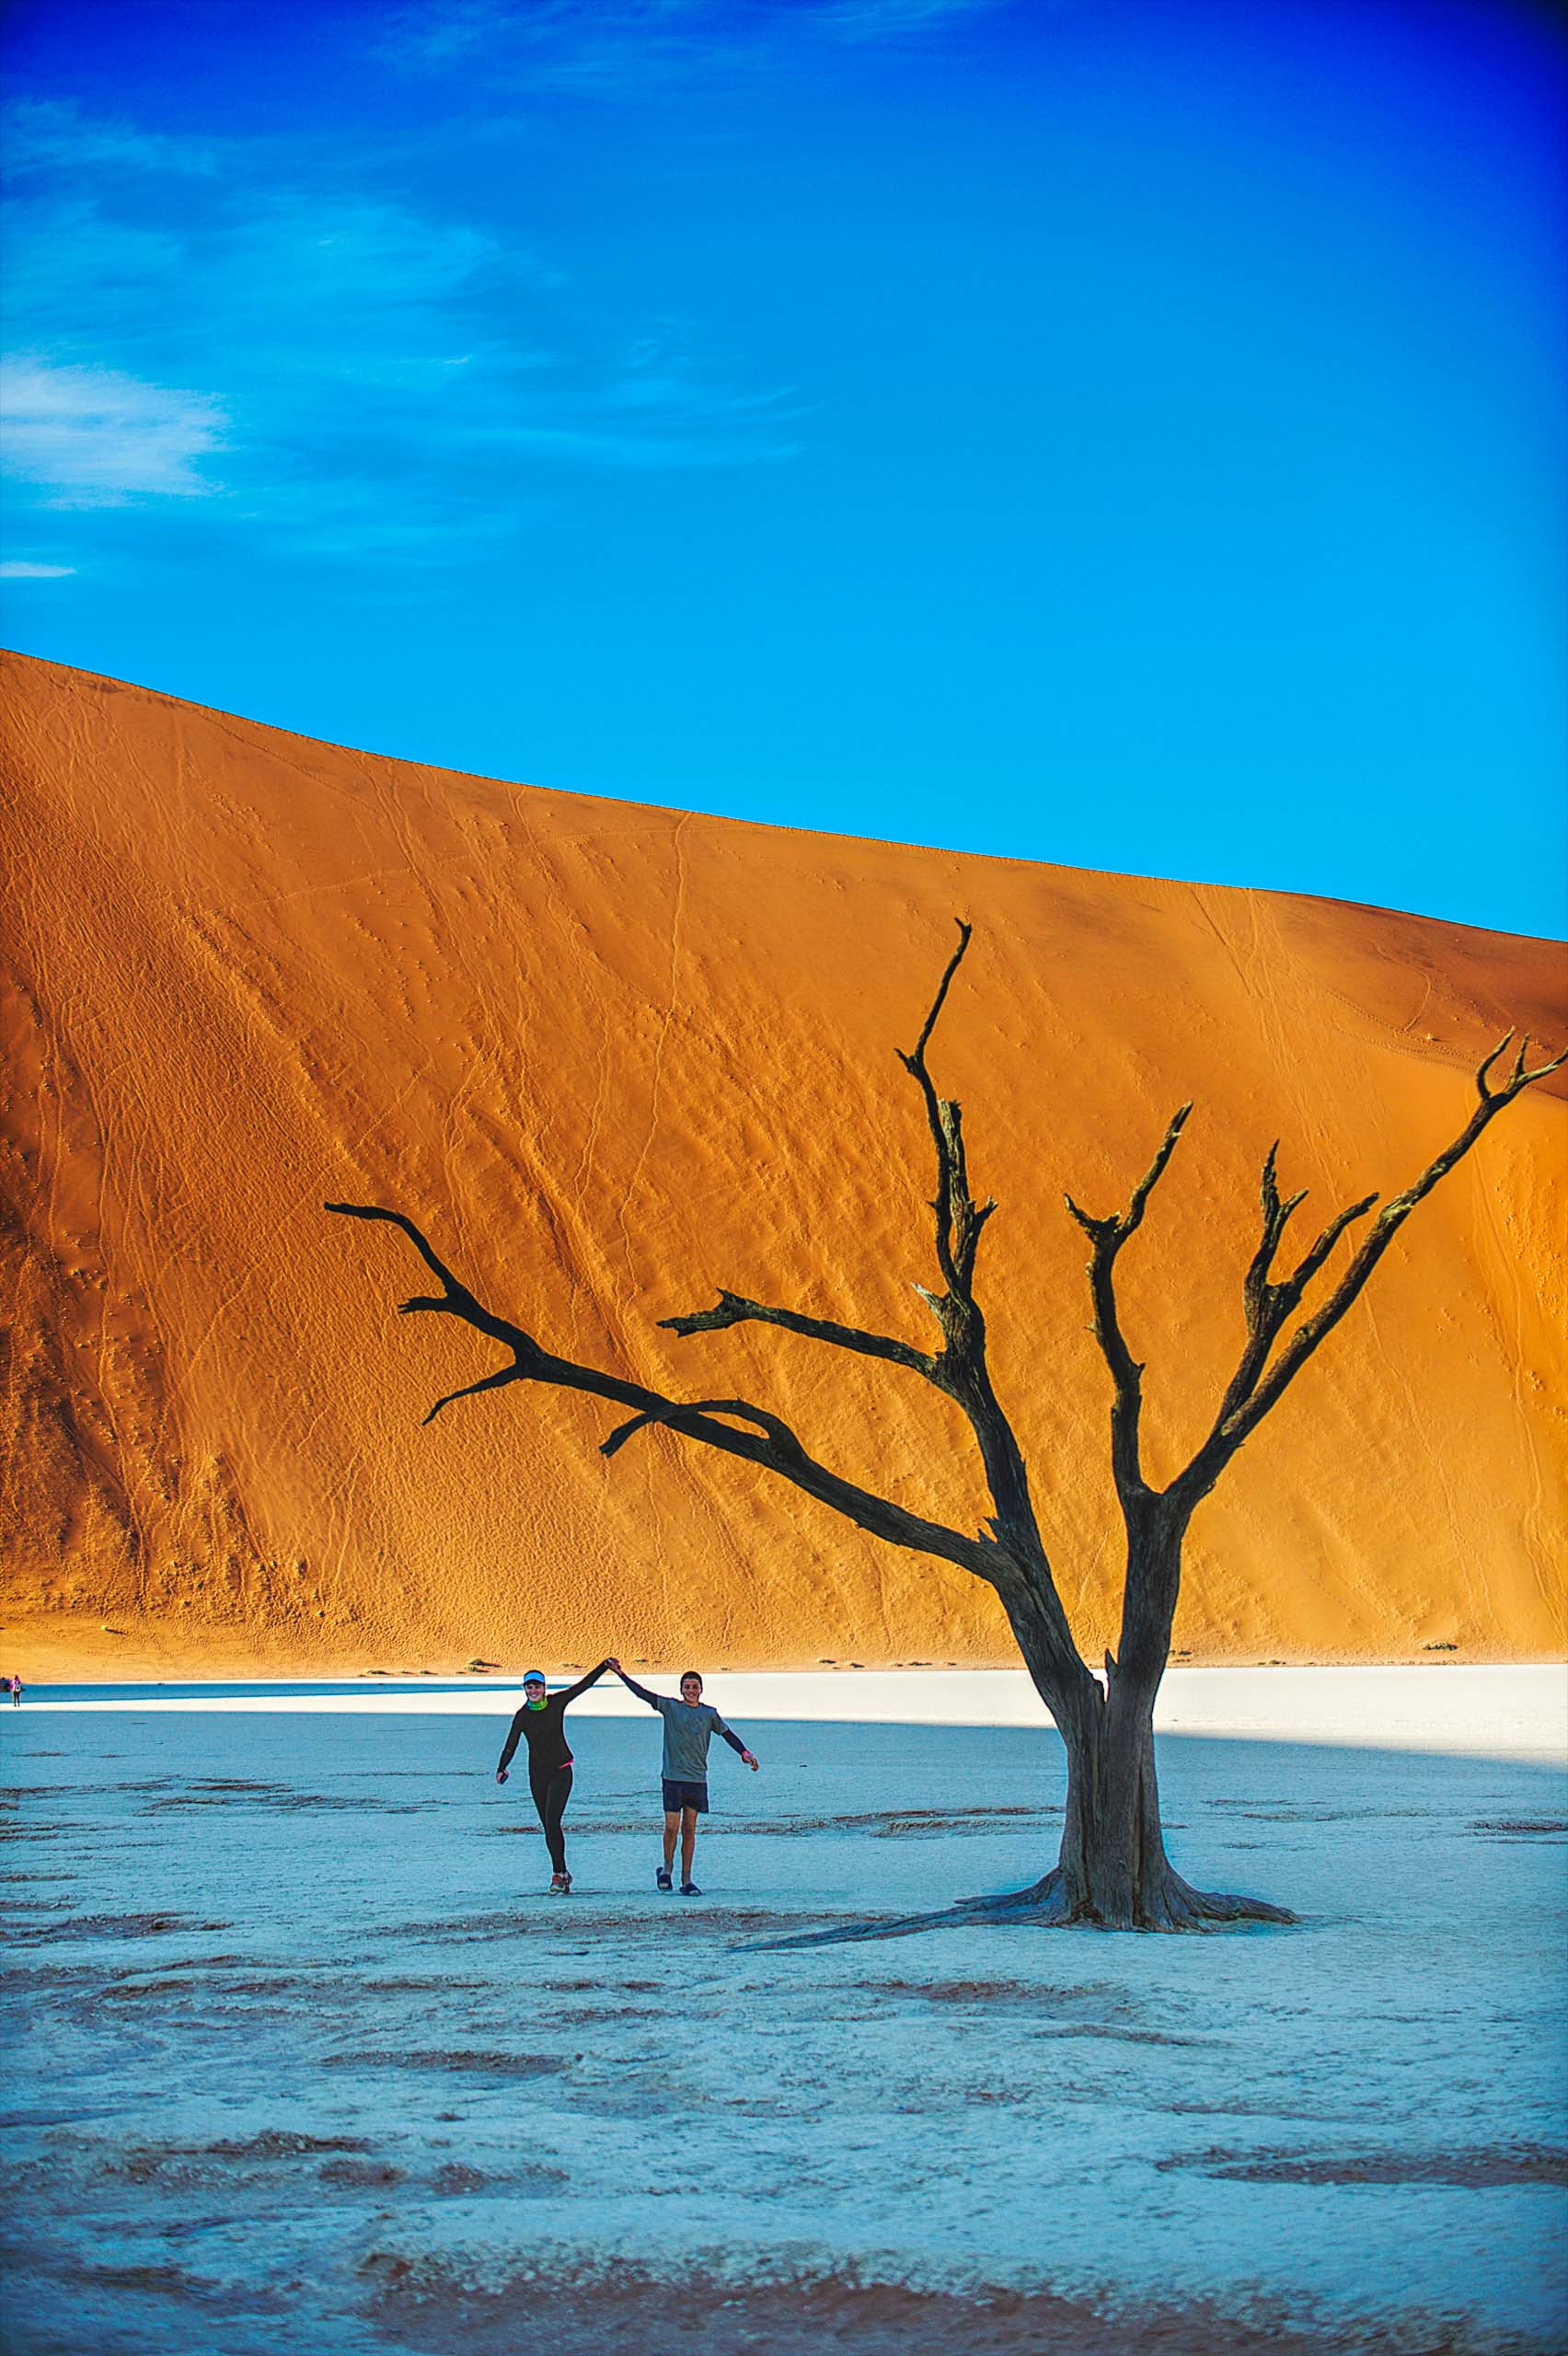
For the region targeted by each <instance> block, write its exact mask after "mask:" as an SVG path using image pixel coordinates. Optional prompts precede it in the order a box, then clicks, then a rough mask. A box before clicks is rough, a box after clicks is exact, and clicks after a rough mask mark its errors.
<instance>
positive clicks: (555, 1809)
mask: <svg viewBox="0 0 1568 2356" xmlns="http://www.w3.org/2000/svg"><path fill="white" fill-rule="evenodd" d="M615 1666H616V1664H615V1662H614V1661H613V1660H602V1661H601V1662H600V1663H599V1666H598V1668H597V1669H590V1670H589V1671H588V1674H587V1676H586V1677H580V1678H579V1679H578V1680H577V1682H576V1684H575V1685H568V1686H566V1687H564V1688H563V1689H562V1690H561V1692H559V1693H551V1692H547V1690H546V1686H545V1672H544V1670H543V1669H530V1670H529V1671H528V1673H527V1675H526V1676H525V1678H524V1680H523V1707H522V1708H521V1709H520V1710H519V1711H518V1713H517V1715H516V1716H515V1717H514V1718H513V1721H512V1727H511V1730H510V1732H509V1733H508V1735H507V1738H506V1747H505V1749H504V1750H502V1754H501V1764H500V1766H499V1767H498V1768H497V1769H496V1771H495V1780H496V1782H497V1783H498V1784H504V1783H505V1781H506V1771H507V1769H508V1767H509V1766H510V1765H511V1763H512V1757H513V1752H514V1751H515V1750H516V1749H517V1746H518V1744H519V1743H520V1742H525V1743H526V1744H527V1746H528V1788H529V1790H530V1791H531V1792H532V1793H533V1795H534V1806H535V1807H536V1809H537V1810H538V1814H539V1822H540V1823H541V1824H542V1825H543V1826H544V1828H545V1842H546V1845H547V1846H548V1850H549V1853H550V1864H551V1865H552V1866H553V1867H554V1868H555V1870H554V1872H553V1873H552V1875H551V1877H550V1888H551V1889H552V1891H554V1892H555V1894H556V1895H557V1896H558V1897H560V1898H564V1897H566V1896H567V1894H568V1892H569V1891H570V1890H571V1875H570V1874H569V1873H568V1872H567V1870H566V1833H565V1831H564V1830H563V1828H562V1825H561V1818H562V1817H563V1816H564V1815H565V1813H566V1803H567V1801H568V1800H569V1799H570V1798H571V1763H572V1762H571V1751H570V1750H569V1749H568V1748H567V1740H566V1713H567V1711H568V1709H569V1708H570V1707H571V1703H573V1702H575V1701H576V1699H577V1697H578V1695H579V1694H580V1693H586V1692H587V1691H588V1688H589V1687H590V1685H596V1684H597V1683H598V1681H599V1680H600V1678H601V1677H603V1675H604V1673H605V1669H614V1668H615Z"/></svg>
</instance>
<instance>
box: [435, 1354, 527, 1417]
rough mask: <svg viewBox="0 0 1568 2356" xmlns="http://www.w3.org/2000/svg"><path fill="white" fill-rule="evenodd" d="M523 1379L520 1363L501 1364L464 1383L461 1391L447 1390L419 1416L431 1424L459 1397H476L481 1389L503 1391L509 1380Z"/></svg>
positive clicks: (523, 1373) (524, 1378)
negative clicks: (443, 1396) (480, 1377)
mask: <svg viewBox="0 0 1568 2356" xmlns="http://www.w3.org/2000/svg"><path fill="white" fill-rule="evenodd" d="M524 1380H526V1377H525V1372H524V1369H523V1368H522V1367H521V1366H520V1365H516V1366H503V1367H502V1368H500V1369H498V1370H497V1372H496V1373H494V1374H487V1375H485V1376H484V1377H483V1378H482V1380H479V1381H478V1382H469V1383H465V1385H464V1387H463V1389H462V1390H461V1391H449V1392H447V1393H446V1396H445V1398H444V1399H438V1400H437V1401H436V1403H435V1404H434V1406H433V1407H432V1409H431V1411H430V1413H429V1415H424V1416H421V1423H425V1424H433V1423H434V1421H435V1419H436V1417H437V1415H440V1413H441V1411H442V1409H443V1407H450V1406H453V1405H455V1403H456V1402H457V1401H458V1400H459V1399H473V1398H477V1397H478V1393H479V1392H481V1391H504V1390H505V1388H506V1386H507V1384H508V1383H509V1382H522V1381H524Z"/></svg>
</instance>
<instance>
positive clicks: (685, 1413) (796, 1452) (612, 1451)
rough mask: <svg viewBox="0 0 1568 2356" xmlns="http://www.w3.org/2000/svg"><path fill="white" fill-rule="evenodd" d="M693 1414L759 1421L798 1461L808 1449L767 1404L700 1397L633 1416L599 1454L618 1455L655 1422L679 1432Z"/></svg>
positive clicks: (747, 1421)
mask: <svg viewBox="0 0 1568 2356" xmlns="http://www.w3.org/2000/svg"><path fill="white" fill-rule="evenodd" d="M692 1415H738V1416H739V1417H740V1418H741V1420H742V1421H743V1422H744V1423H748V1424H755V1425H756V1426H757V1428H758V1429H759V1430H760V1431H764V1432H766V1433H767V1437H768V1438H769V1439H770V1440H772V1441H773V1443H774V1445H775V1447H776V1448H778V1449H780V1450H781V1451H782V1452H783V1453H784V1454H786V1455H788V1456H790V1457H792V1458H795V1459H797V1460H799V1459H801V1458H802V1457H804V1455H805V1452H806V1451H805V1449H803V1448H802V1447H801V1443H800V1441H799V1440H798V1439H797V1438H796V1437H795V1435H794V1433H793V1432H792V1431H791V1430H790V1426H789V1425H788V1424H787V1423H786V1422H785V1421H784V1419H783V1417H782V1416H781V1415H769V1414H768V1413H767V1409H766V1408H763V1407H753V1406H750V1405H749V1404H748V1403H747V1402H746V1401H745V1400H744V1399H696V1400H693V1401H692V1403H691V1404H690V1405H689V1406H685V1407H683V1406H677V1405H674V1404H671V1405H669V1406H668V1407H667V1408H666V1409H665V1410H664V1411H663V1412H660V1411H658V1410H656V1409H653V1408H650V1409H649V1410H648V1411H647V1413H646V1414H644V1415H633V1417H632V1419H631V1421H630V1423H628V1424H618V1425H617V1426H616V1428H615V1430H614V1431H613V1432H612V1433H611V1434H610V1436H609V1438H608V1439H606V1440H602V1441H601V1442H600V1444H599V1453H600V1455H601V1456H615V1455H617V1454H618V1453H619V1451H620V1450H621V1449H623V1448H624V1447H625V1446H626V1443H627V1441H628V1439H630V1438H633V1437H634V1435H635V1434H636V1433H638V1432H640V1431H646V1430H648V1429H649V1427H650V1426H651V1425H654V1424H665V1425H668V1426H669V1427H670V1429H671V1430H672V1431H679V1430H681V1429H682V1428H683V1426H684V1424H685V1421H686V1418H688V1417H690V1416H692Z"/></svg>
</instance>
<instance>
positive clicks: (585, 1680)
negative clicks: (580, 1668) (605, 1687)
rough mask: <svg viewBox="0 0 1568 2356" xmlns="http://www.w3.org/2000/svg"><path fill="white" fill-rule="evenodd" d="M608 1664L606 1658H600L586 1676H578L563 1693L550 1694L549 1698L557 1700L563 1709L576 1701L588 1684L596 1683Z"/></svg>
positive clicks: (584, 1691)
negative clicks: (596, 1666)
mask: <svg viewBox="0 0 1568 2356" xmlns="http://www.w3.org/2000/svg"><path fill="white" fill-rule="evenodd" d="M609 1665H610V1664H609V1662H608V1661H607V1660H602V1661H601V1662H600V1663H599V1666H598V1668H597V1669H590V1670H589V1671H588V1674H587V1676H586V1677H580V1678H579V1679H578V1680H577V1682H576V1684H575V1685H569V1686H568V1687H567V1689H566V1691H565V1692H564V1693H556V1694H552V1695H551V1697H550V1698H551V1700H552V1701H555V1702H558V1703H559V1704H560V1707H561V1708H562V1709H563V1710H564V1709H565V1708H566V1707H567V1705H568V1703H572V1702H575V1701H576V1699H577V1697H578V1695H579V1694H580V1693H586V1692H587V1691H588V1688H589V1687H590V1685H597V1683H598V1682H599V1680H600V1678H601V1677H603V1675H604V1673H605V1669H608V1667H609Z"/></svg>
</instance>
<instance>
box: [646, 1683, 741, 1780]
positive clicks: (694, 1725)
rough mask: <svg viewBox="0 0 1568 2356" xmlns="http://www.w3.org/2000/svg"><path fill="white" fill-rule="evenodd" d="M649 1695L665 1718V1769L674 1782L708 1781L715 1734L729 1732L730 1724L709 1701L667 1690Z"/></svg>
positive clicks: (669, 1778) (664, 1772) (667, 1775)
mask: <svg viewBox="0 0 1568 2356" xmlns="http://www.w3.org/2000/svg"><path fill="white" fill-rule="evenodd" d="M650 1699H651V1702H652V1704H653V1707H654V1708H655V1709H656V1710H657V1711H658V1713H659V1715H660V1716H661V1717H662V1718H663V1721H664V1764H663V1771H662V1772H663V1774H664V1775H665V1776H666V1777H667V1778H668V1780H669V1781H670V1782H671V1783H672V1784H706V1783H707V1781H708V1746H709V1742H710V1741H711V1740H712V1738H713V1737H714V1736H715V1735H716V1734H724V1735H727V1734H729V1732H730V1729H729V1727H727V1726H726V1725H725V1724H724V1721H723V1719H722V1718H721V1716H720V1715H719V1713H718V1711H717V1710H716V1709H714V1708H713V1707H712V1705H711V1704H710V1703H707V1702H695V1703H693V1702H681V1701H677V1700H675V1699H674V1697H673V1696H671V1695H670V1694H667V1693H655V1694H652V1695H651V1696H650Z"/></svg>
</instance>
